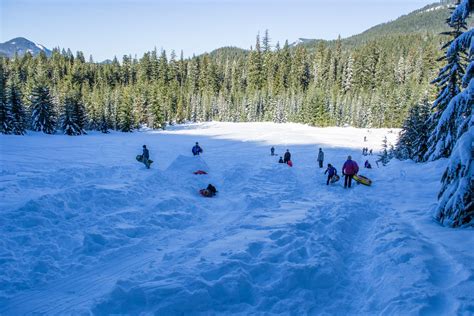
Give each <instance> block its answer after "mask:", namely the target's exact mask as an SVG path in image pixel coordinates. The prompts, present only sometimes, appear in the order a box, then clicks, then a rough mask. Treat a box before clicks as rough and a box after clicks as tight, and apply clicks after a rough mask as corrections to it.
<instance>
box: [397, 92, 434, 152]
mask: <svg viewBox="0 0 474 316" xmlns="http://www.w3.org/2000/svg"><path fill="white" fill-rule="evenodd" d="M429 113H430V112H429V102H428V99H427V97H426V96H425V97H424V98H423V100H422V101H421V102H419V103H417V104H415V105H414V106H413V107H412V108H411V109H410V113H409V115H408V117H407V118H406V119H405V122H404V123H403V127H402V130H401V132H400V136H399V138H398V142H397V145H396V149H395V157H396V158H398V159H413V160H414V161H421V160H422V159H423V156H424V154H425V152H426V149H427V147H426V142H427V141H428V136H429V128H428V127H429V126H428V118H429Z"/></svg>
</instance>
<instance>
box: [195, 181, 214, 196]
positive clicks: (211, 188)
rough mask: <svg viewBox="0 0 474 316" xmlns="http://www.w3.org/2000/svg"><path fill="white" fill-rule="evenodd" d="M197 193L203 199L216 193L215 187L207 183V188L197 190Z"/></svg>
mask: <svg viewBox="0 0 474 316" xmlns="http://www.w3.org/2000/svg"><path fill="white" fill-rule="evenodd" d="M199 193H201V195H202V196H205V197H213V196H214V195H216V193H217V189H216V187H215V186H213V185H212V184H210V183H209V185H208V186H207V188H205V189H202V190H199Z"/></svg>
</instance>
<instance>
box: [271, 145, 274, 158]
mask: <svg viewBox="0 0 474 316" xmlns="http://www.w3.org/2000/svg"><path fill="white" fill-rule="evenodd" d="M270 155H271V156H275V147H273V146H272V148H270Z"/></svg>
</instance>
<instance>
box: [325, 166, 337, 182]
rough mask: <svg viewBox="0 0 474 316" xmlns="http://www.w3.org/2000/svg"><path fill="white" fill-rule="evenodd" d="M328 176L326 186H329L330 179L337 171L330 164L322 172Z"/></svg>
mask: <svg viewBox="0 0 474 316" xmlns="http://www.w3.org/2000/svg"><path fill="white" fill-rule="evenodd" d="M326 173H327V174H328V181H326V185H329V182H330V181H331V179H332V177H333V176H335V175H337V170H336V168H334V167H333V166H332V165H331V164H330V163H328V168H327V169H326V171H324V174H326Z"/></svg>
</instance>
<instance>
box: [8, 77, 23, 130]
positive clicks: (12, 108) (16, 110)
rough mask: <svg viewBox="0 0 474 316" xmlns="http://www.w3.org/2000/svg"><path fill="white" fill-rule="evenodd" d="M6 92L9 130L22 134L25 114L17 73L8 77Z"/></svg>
mask: <svg viewBox="0 0 474 316" xmlns="http://www.w3.org/2000/svg"><path fill="white" fill-rule="evenodd" d="M6 92H7V93H6V104H7V109H8V120H9V121H10V122H9V125H10V130H11V132H12V133H13V134H15V135H23V134H25V132H26V114H25V110H24V107H23V101H22V96H21V91H20V87H19V83H18V78H17V75H12V76H11V77H10V79H9V81H8V83H7V91H6Z"/></svg>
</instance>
